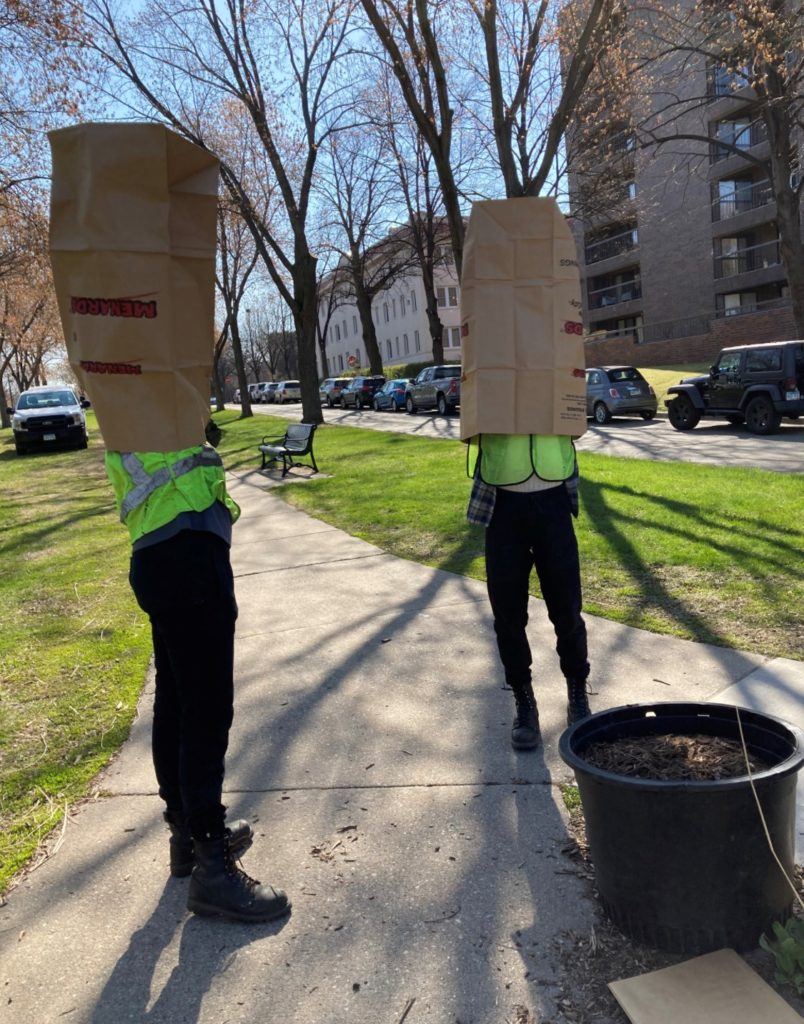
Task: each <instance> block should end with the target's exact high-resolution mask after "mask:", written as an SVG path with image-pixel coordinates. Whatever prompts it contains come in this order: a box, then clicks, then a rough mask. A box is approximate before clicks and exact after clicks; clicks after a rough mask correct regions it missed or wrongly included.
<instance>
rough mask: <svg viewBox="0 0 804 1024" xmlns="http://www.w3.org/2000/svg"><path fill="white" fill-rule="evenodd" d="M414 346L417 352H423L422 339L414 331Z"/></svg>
mask: <svg viewBox="0 0 804 1024" xmlns="http://www.w3.org/2000/svg"><path fill="white" fill-rule="evenodd" d="M413 344H414V345H415V346H416V351H417V352H421V350H422V343H421V339H420V338H419V332H418V331H414V332H413Z"/></svg>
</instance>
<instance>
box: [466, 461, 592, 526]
mask: <svg viewBox="0 0 804 1024" xmlns="http://www.w3.org/2000/svg"><path fill="white" fill-rule="evenodd" d="M579 482H580V476H579V474H578V460H577V459H576V460H575V468H574V469H573V471H572V476H570V477H567V479H566V480H565V481H564V486H565V487H566V488H567V494H568V495H569V499H570V505H571V506H572V514H573V515H574V516H576V517H577V515H578V484H579ZM496 501H497V488H496V487H495V486H494V485H493V484H487V483H484V482H483V481H482V480H481V479H480V476H479V475H478V473H477V472H475V478H474V482H473V484H472V493H471V495H470V496H469V507H468V508H467V510H466V518H467V519H468V520H469V522H470V523H474V524H475V525H476V526H488V525H489V524H490V523H491V517H492V516H493V515H494V505H495V503H496Z"/></svg>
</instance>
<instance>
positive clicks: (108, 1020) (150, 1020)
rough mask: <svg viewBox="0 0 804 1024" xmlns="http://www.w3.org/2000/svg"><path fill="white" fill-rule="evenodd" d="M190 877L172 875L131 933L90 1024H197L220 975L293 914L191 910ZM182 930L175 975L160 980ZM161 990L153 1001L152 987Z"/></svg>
mask: <svg viewBox="0 0 804 1024" xmlns="http://www.w3.org/2000/svg"><path fill="white" fill-rule="evenodd" d="M186 899H187V882H186V881H183V882H182V881H178V880H176V879H168V880H167V882H166V883H165V887H164V889H163V891H162V893H161V894H160V896H159V901H158V903H157V905H156V907H155V909H154V912H153V913H152V914H151V916H150V918H149V919H148V920H147V921H146V922H145V924H144V925H143V926H142V927H141V928H139V929H138V930H137V931H136V932H134V934H133V935H132V936H131V940H130V941H129V944H128V948H127V949H126V951H125V953H123V955H122V956H121V957H120V959H119V960H118V961H117V963H116V964H115V966H114V969H113V971H112V973H111V974H110V975H109V980H108V981H107V982H106V984H105V985H104V987H103V991H102V992H101V994H100V996H99V998H98V1001H97V1003H96V1005H95V1009H94V1011H93V1014H92V1017H91V1018H90V1020H89V1021H88V1024H119V1022H120V1021H122V1020H130V1021H136V1022H137V1024H175V1022H176V1021H182V1022H183V1024H194V1022H196V1021H198V1020H199V1019H200V1018H201V1008H202V1004H203V1001H204V997H205V996H206V994H207V993H208V992H209V990H210V988H211V986H212V984H213V983H214V981H215V979H216V978H217V977H219V976H220V975H221V974H223V973H224V972H225V971H226V970H227V969H228V968H229V967H230V965H231V964H232V963H233V961H234V959H235V957H236V956H237V953H238V951H239V950H240V949H241V948H242V947H244V946H246V945H248V944H249V943H251V942H256V941H258V940H260V939H264V938H267V937H268V936H272V935H276V934H278V933H279V932H280V931H281V930H282V928H283V927H284V926H285V924H286V923H287V922H288V921H289V920H290V919H289V918H283V919H281V920H280V921H272V922H269V923H266V924H256V925H254V924H252V925H238V924H231V923H227V922H225V921H215V920H210V919H209V918H201V917H196V916H195V915H190V916H189V917H187V916H186V911H185V902H186ZM179 932H181V939H180V942H179V949H178V955H177V956H176V954H175V953H173V954H167V957H168V959H170V960H173V959H175V960H176V963H175V966H174V967H173V970H172V971H171V973H170V977H169V978H168V979H167V980H166V981H165V982H164V983H163V984H161V983H158V979H157V975H158V969H159V962H160V960H161V959H162V957H163V955H165V954H166V953H167V950H168V947H169V946H170V945H171V944H172V943H173V941H174V939H175V937H176V935H177V934H178V933H179ZM155 990H158V993H159V994H158V995H157V996H156V999H155V1001H154V1002H153V1005H151V1006H149V1003H150V1001H151V998H152V992H154V991H155Z"/></svg>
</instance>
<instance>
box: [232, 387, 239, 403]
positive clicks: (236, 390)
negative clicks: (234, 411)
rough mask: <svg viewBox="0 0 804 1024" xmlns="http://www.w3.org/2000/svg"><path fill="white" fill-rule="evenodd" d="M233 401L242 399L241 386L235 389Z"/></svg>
mask: <svg viewBox="0 0 804 1024" xmlns="http://www.w3.org/2000/svg"><path fill="white" fill-rule="evenodd" d="M232 401H233V402H239V401H240V388H235V389H234V394H233V395H232Z"/></svg>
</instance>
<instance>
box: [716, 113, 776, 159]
mask: <svg viewBox="0 0 804 1024" xmlns="http://www.w3.org/2000/svg"><path fill="white" fill-rule="evenodd" d="M767 141H768V132H767V129H766V127H765V122H764V121H763V120H762V118H757V119H756V120H755V121H748V119H747V118H743V119H741V120H733V121H721V122H720V123H719V124H718V125H717V130H716V133H715V136H714V138H713V139H712V143H711V146H710V153H709V159H710V162H711V163H713V164H716V163H719V162H720V161H721V160H727V159H728V158H729V157H730V156H738V155H739V154H737V153H735V149H737V150H749V149H753V148H754V146H760V145H762V143H763V142H767Z"/></svg>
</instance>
